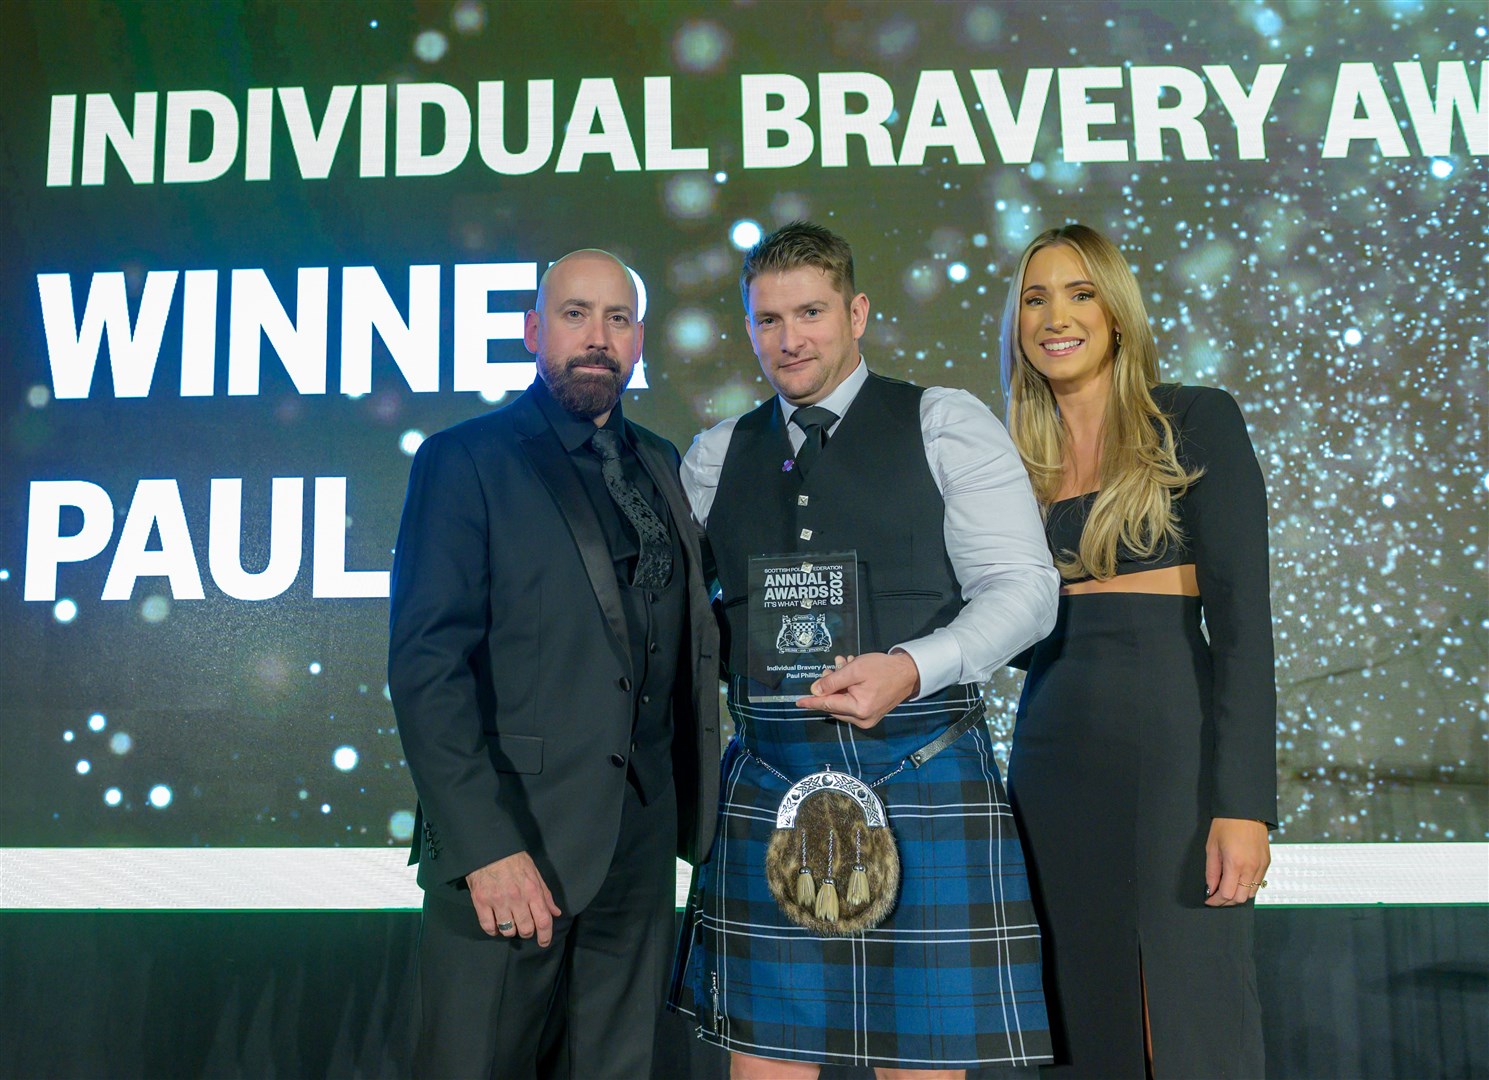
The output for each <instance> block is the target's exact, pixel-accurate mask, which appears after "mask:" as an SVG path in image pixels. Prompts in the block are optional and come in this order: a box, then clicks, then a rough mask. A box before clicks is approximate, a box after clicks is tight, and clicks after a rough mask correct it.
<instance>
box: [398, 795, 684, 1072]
mask: <svg viewBox="0 0 1489 1080" xmlns="http://www.w3.org/2000/svg"><path fill="white" fill-rule="evenodd" d="M676 837H677V799H676V793H675V791H674V790H673V788H672V786H671V785H670V784H669V785H668V787H667V789H666V791H665V792H664V793H663V794H662V796H661V797H659V798H657V799H655V800H653V802H652V803H651V804H650V805H647V806H643V805H642V803H641V800H640V798H639V797H638V796H637V794H636V792H635V791H634V790H633V789H632V788H631V786H630V785H629V784H628V785H626V800H625V806H624V809H623V811H622V814H621V823H620V833H619V837H618V839H617V841H616V845H615V855H614V857H613V858H612V859H611V863H610V872H609V874H608V876H607V877H606V878H605V882H604V884H603V885H602V886H601V887H600V891H599V894H598V895H596V896H595V898H594V900H593V901H591V902H590V903H589V904H588V905H587V906H586V907H585V908H584V910H583V911H580V912H570V911H565V912H564V913H563V915H561V916H559V917H558V918H557V919H555V920H554V928H553V941H552V943H551V944H550V945H549V946H548V947H547V948H546V949H544V948H539V946H538V943H537V939H536V938H533V939H530V940H523V939H522V938H505V937H501V936H497V937H488V936H487V935H486V933H485V932H484V931H483V930H482V929H481V925H480V923H479V922H477V920H476V913H475V909H474V907H473V906H472V905H471V903H470V900H469V898H468V897H467V896H465V895H464V894H458V895H457V896H455V897H454V898H449V897H443V896H430V895H429V894H427V893H426V894H425V898H424V918H423V922H422V924H421V928H420V935H419V995H420V1016H421V1027H420V1031H419V1045H418V1050H417V1052H416V1054H415V1059H414V1071H415V1074H416V1075H417V1076H418V1077H420V1078H421V1080H441V1078H445V1077H479V1078H482V1080H484V1078H486V1077H490V1078H492V1080H529V1078H535V1077H538V1076H539V1075H542V1076H543V1077H544V1078H545V1080H546V1078H548V1077H555V1078H558V1077H573V1078H576V1080H601V1078H605V1077H615V1078H617V1080H619V1078H625V1080H636V1078H645V1077H648V1076H650V1075H651V1059H652V1043H653V1039H654V1037H655V1032H656V1024H657V1018H658V1015H659V1012H660V1009H661V1003H662V995H663V992H664V990H665V986H666V981H667V975H668V971H669V969H670V966H671V961H672V947H673V936H674V935H673V917H674V908H675V906H676V871H675V866H676V863H675V861H674V852H675V850H676V844H675V840H676ZM540 1051H543V1052H544V1053H543V1058H544V1060H543V1063H542V1064H541V1065H540V1063H539V1054H540Z"/></svg>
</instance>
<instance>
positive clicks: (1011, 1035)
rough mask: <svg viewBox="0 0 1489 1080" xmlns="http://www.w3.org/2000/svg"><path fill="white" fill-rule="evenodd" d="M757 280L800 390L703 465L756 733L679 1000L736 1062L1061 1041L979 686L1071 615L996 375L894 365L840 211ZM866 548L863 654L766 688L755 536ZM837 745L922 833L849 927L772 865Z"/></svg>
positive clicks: (726, 808) (1015, 1051) (733, 782)
mask: <svg viewBox="0 0 1489 1080" xmlns="http://www.w3.org/2000/svg"><path fill="white" fill-rule="evenodd" d="M740 285H741V291H742V293H743V297H744V306H745V316H746V318H745V322H746V327H747V329H748V331H749V335H750V340H751V342H752V344H753V346H754V349H755V353H756V355H757V357H758V358H759V360H760V366H761V369H762V370H763V371H764V373H765V377H766V379H767V380H768V381H769V382H770V384H771V385H772V386H773V387H774V388H775V390H776V392H777V396H775V397H772V398H771V399H770V400H769V401H767V402H765V403H763V404H762V405H761V406H760V407H758V408H756V409H755V410H753V411H751V412H749V413H746V414H744V415H743V416H740V417H736V418H734V419H731V420H726V421H724V422H723V423H721V424H719V425H718V426H716V427H714V428H713V429H711V430H710V431H707V432H705V433H704V434H703V435H701V436H699V437H698V439H697V440H696V441H695V442H694V443H693V446H692V448H691V449H690V450H689V452H688V454H687V456H686V458H685V460H684V462H683V467H682V478H683V486H684V488H685V489H686V490H687V493H688V496H689V499H690V500H691V503H692V508H693V513H694V516H695V517H696V518H697V520H698V522H699V523H700V525H701V526H702V527H703V529H704V533H705V536H706V539H707V541H708V545H709V547H711V549H712V555H713V560H714V565H715V568H716V573H717V579H718V584H719V588H720V591H721V600H722V615H721V623H722V629H723V631H724V635H725V642H724V646H723V655H724V656H725V659H726V665H727V668H728V672H729V707H730V710H731V712H732V714H733V716H734V723H735V735H734V738H733V740H732V741H731V743H730V745H729V747H728V750H727V751H726V753H725V755H724V760H723V764H722V774H721V789H720V807H719V821H718V829H717V835H716V839H715V842H714V846H713V850H712V853H711V856H710V858H709V860H708V862H707V863H706V864H705V865H703V866H702V867H700V869H699V872H698V875H697V878H696V879H695V882H694V896H693V903H692V905H691V907H690V911H689V917H688V925H687V927H686V928H685V932H684V938H683V948H682V950H681V951H680V955H679V957H678V963H677V968H676V972H675V975H674V980H673V988H672V991H671V994H670V996H669V1005H670V1006H671V1007H672V1008H674V1009H675V1010H677V1011H679V1012H682V1013H685V1014H687V1015H690V1016H692V1017H693V1018H694V1020H695V1022H696V1029H697V1033H698V1035H699V1037H701V1038H703V1039H705V1040H707V1041H709V1042H712V1043H715V1044H717V1045H720V1046H723V1047H726V1048H727V1049H729V1050H730V1051H731V1052H732V1054H733V1059H732V1075H733V1076H734V1077H744V1078H754V1077H772V1078H780V1077H798V1076H799V1077H812V1076H815V1075H816V1073H817V1071H818V1069H819V1067H820V1066H821V1065H824V1064H836V1065H859V1066H864V1065H867V1066H873V1067H875V1068H876V1069H877V1070H878V1072H879V1074H880V1076H921V1077H925V1076H931V1075H936V1076H955V1075H960V1073H961V1071H962V1070H965V1069H968V1068H979V1067H987V1066H995V1065H1028V1064H1037V1063H1040V1062H1044V1061H1048V1060H1049V1059H1050V1041H1049V1032H1048V1030H1047V1029H1048V1022H1047V1019H1046V1014H1045V1003H1044V998H1043V992H1042V989H1041V978H1040V939H1039V929H1038V926H1037V925H1036V923H1035V920H1034V914H1033V911H1032V908H1031V905H1030V903H1029V887H1028V880H1027V878H1026V875H1025V870H1024V857H1023V851H1022V848H1021V846H1020V843H1019V838H1018V834H1017V832H1016V831H1015V828H1014V823H1013V817H1012V815H1011V814H1010V812H1009V808H1008V801H1007V797H1006V793H1005V791H1004V788H1003V783H1002V780H1001V778H1000V777H999V775H998V769H997V765H996V763H995V762H994V760H993V752H992V747H991V745H990V741H989V738H988V734H987V729H986V725H985V724H984V723H983V722H982V720H983V712H982V699H981V695H980V692H979V689H978V686H977V684H978V683H979V682H981V681H982V680H983V679H986V678H987V677H988V675H989V674H990V673H991V672H992V671H993V670H994V669H995V668H996V667H998V666H1000V665H1002V664H1004V663H1005V662H1006V661H1007V660H1008V658H1009V657H1011V656H1013V655H1015V654H1016V653H1018V652H1020V651H1021V650H1022V649H1024V648H1025V647H1027V646H1028V645H1031V644H1033V643H1034V642H1036V641H1039V640H1040V639H1041V638H1043V637H1044V636H1045V635H1046V634H1047V633H1048V632H1049V631H1050V629H1051V627H1052V626H1053V624H1054V618H1055V610H1056V604H1057V590H1058V586H1059V578H1058V576H1057V574H1056V572H1055V570H1054V568H1053V566H1052V565H1051V562H1050V556H1049V552H1048V549H1047V547H1046V544H1045V539H1044V533H1043V529H1042V527H1041V523H1040V517H1039V511H1038V508H1037V507H1036V505H1035V501H1034V497H1033V494H1032V492H1031V490H1030V487H1029V482H1028V479H1027V477H1026V475H1025V472H1024V469H1023V466H1022V464H1021V463H1020V460H1019V457H1018V454H1017V453H1016V451H1015V450H1014V448H1013V444H1012V443H1011V442H1010V440H1009V438H1008V435H1007V433H1006V432H1005V431H1004V430H1003V428H1002V426H1001V425H1000V424H999V423H998V421H997V420H996V419H994V417H993V416H992V414H991V413H990V412H989V411H988V409H987V408H986V407H985V406H984V405H983V404H982V403H981V402H979V401H978V400H977V399H976V398H974V397H973V396H972V395H970V394H968V393H966V392H965V391H961V390H952V389H948V388H944V387H931V388H926V389H922V388H921V387H917V386H912V385H910V384H908V383H902V382H896V381H893V380H890V379H885V378H883V377H881V376H877V375H874V374H872V373H870V372H869V370H868V368H867V367H866V366H865V364H864V362H863V358H862V356H861V355H860V353H859V349H858V341H859V339H860V337H861V336H862V335H863V332H864V328H865V326H866V324H867V321H868V313H869V301H868V297H867V296H865V295H864V294H863V293H860V292H856V290H855V286H854V280H853V256H852V251H851V249H850V248H849V246H848V244H847V242H846V241H844V240H843V239H842V238H841V237H838V236H835V235H834V234H832V233H830V232H828V231H827V230H826V229H822V228H820V227H818V226H815V225H810V224H807V223H803V222H796V223H793V224H791V225H788V226H786V227H784V228H782V229H779V230H777V231H776V232H774V233H772V234H771V235H769V236H767V237H765V239H763V240H762V241H761V242H760V243H759V244H757V245H756V246H755V247H754V248H752V249H751V250H750V251H749V253H748V254H747V255H746V256H745V260H744V267H743V271H742V273H741V276H740ZM850 549H851V550H853V551H854V552H856V557H857V563H858V567H857V569H858V582H859V591H858V605H859V615H858V618H859V627H860V639H859V640H860V650H861V654H860V655H857V656H852V657H840V658H839V663H838V666H837V667H836V668H835V669H834V670H831V671H829V672H826V673H824V674H823V676H822V677H821V678H820V679H818V680H817V681H816V682H815V683H814V684H813V685H812V686H811V688H810V690H811V693H810V695H809V696H805V697H802V698H800V699H799V700H796V701H795V702H794V703H793V702H790V701H787V702H774V701H764V700H760V698H762V697H763V696H765V695H763V694H752V691H751V686H752V685H756V686H758V684H752V683H751V682H750V680H749V679H748V678H747V677H746V675H745V672H746V670H747V650H748V643H747V639H748V633H747V622H748V609H749V602H748V594H749V587H748V581H747V578H748V565H749V560H750V558H751V557H754V556H760V555H780V554H790V553H801V554H802V555H804V556H806V555H811V554H813V553H819V554H825V553H831V552H840V551H846V550H850ZM942 736H948V738H941V737H942ZM932 746H936V747H937V749H936V750H934V751H932V752H930V753H927V751H929V750H930V749H931V747H932ZM824 767H827V768H830V769H833V770H837V771H838V772H839V773H847V774H851V775H852V776H853V777H856V778H858V779H859V780H861V781H863V782H864V783H865V784H869V785H871V786H872V787H873V790H874V791H875V793H876V794H877V795H878V797H879V799H880V800H881V801H882V803H883V805H884V807H885V808H886V809H887V811H888V820H889V826H890V828H891V829H892V831H893V835H894V839H895V840H896V841H897V844H898V850H899V861H900V882H901V884H900V886H899V891H898V897H897V900H895V901H894V903H893V907H892V909H891V910H890V911H889V914H888V915H887V916H886V917H884V918H883V920H882V921H881V922H879V923H878V924H877V925H873V926H870V927H868V928H866V929H860V930H857V931H854V932H850V933H826V934H822V933H817V932H815V931H814V930H812V929H808V928H805V927H804V926H803V925H798V923H797V922H793V921H790V920H788V919H787V918H786V917H785V915H784V914H783V913H782V909H781V907H780V906H779V905H778V904H777V902H776V900H775V898H774V897H773V896H772V894H771V892H770V890H769V887H768V886H767V881H766V851H767V847H768V845H769V843H770V840H771V836H772V832H773V831H774V830H775V827H776V814H777V807H778V805H779V804H780V803H781V800H782V798H783V796H784V795H785V794H786V792H787V790H788V789H790V788H791V787H792V785H793V784H794V783H795V782H797V781H799V780H800V779H801V778H803V777H805V776H807V775H809V774H812V773H817V772H819V771H821V770H823V769H824ZM843 842H844V843H846V842H847V841H846V839H845V840H844V841H843ZM803 844H805V841H803ZM832 859H833V856H832V855H831V854H829V856H828V870H827V874H828V875H829V877H830V876H831V874H832V873H833V872H834V871H833V870H832V866H833V865H834V864H833V862H832ZM805 861H806V858H805V848H803V864H804V863H805ZM847 861H848V862H852V861H853V860H852V859H848V860H847ZM857 869H861V867H860V868H857ZM803 872H805V871H803ZM819 872H820V871H819ZM841 872H842V873H843V874H844V876H846V867H844V869H843V870H842V871H841ZM824 884H825V883H824ZM834 896H836V894H834ZM820 910H821V909H820V908H819V913H820Z"/></svg>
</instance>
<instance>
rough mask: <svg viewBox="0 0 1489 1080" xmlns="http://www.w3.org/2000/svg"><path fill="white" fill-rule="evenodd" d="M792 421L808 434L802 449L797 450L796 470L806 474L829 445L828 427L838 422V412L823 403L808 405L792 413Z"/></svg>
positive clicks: (803, 474)
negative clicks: (827, 407) (826, 407)
mask: <svg viewBox="0 0 1489 1080" xmlns="http://www.w3.org/2000/svg"><path fill="white" fill-rule="evenodd" d="M791 422H792V423H793V424H795V425H796V426H797V427H799V428H801V430H802V433H803V434H805V435H806V439H805V440H803V442H802V444H801V449H800V450H798V451H796V470H797V472H799V473H801V475H802V476H805V475H806V474H807V470H809V469H810V468H811V467H812V463H813V462H814V461H816V460H817V458H818V457H819V456H820V455H821V453H822V448H823V447H824V446H826V445H827V429H828V428H830V427H832V425H833V424H836V423H837V422H838V414H837V413H835V412H833V411H832V410H831V409H824V408H823V407H822V406H821V405H808V406H807V407H806V408H804V409H797V410H796V411H795V412H794V413H792V414H791Z"/></svg>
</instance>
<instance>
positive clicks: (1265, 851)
mask: <svg viewBox="0 0 1489 1080" xmlns="http://www.w3.org/2000/svg"><path fill="white" fill-rule="evenodd" d="M1271 865H1272V851H1271V848H1269V847H1268V845H1267V826H1266V823H1265V822H1261V821H1248V820H1247V819H1245V818H1223V817H1218V818H1215V819H1214V820H1213V821H1211V822H1210V838H1209V839H1208V840H1206V841H1205V893H1206V895H1207V896H1208V897H1209V899H1207V900H1206V901H1205V905H1206V906H1207V907H1234V906H1235V905H1237V904H1244V903H1245V902H1246V901H1248V900H1250V899H1251V898H1252V897H1253V896H1255V895H1256V892H1257V890H1258V889H1260V888H1261V882H1262V881H1264V880H1265V879H1266V876H1267V867H1269V866H1271Z"/></svg>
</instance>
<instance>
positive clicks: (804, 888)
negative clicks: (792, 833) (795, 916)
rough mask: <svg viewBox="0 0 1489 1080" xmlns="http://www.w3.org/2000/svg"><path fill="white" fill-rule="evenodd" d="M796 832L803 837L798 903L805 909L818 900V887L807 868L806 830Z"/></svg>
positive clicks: (797, 880)
mask: <svg viewBox="0 0 1489 1080" xmlns="http://www.w3.org/2000/svg"><path fill="white" fill-rule="evenodd" d="M796 831H797V832H798V833H799V834H800V835H801V871H800V872H799V873H798V874H797V875H796V902H797V903H798V904H800V905H801V906H802V907H804V908H810V907H811V906H812V904H813V903H815V902H816V899H817V886H816V884H815V883H814V882H813V881H812V871H811V869H810V868H808V866H807V834H806V830H805V829H797V830H796Z"/></svg>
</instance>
